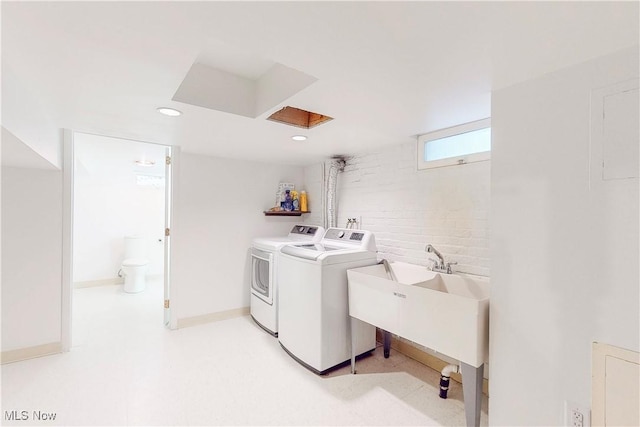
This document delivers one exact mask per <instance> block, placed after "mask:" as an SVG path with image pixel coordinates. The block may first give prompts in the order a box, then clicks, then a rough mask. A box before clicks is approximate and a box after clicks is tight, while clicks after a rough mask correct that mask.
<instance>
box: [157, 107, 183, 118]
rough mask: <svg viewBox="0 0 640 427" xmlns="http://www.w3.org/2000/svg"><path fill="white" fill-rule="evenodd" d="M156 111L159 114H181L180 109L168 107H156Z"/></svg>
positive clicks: (173, 115)
mask: <svg viewBox="0 0 640 427" xmlns="http://www.w3.org/2000/svg"><path fill="white" fill-rule="evenodd" d="M156 111H158V113H160V114H164V115H165V116H172V117H175V116H179V115H180V114H182V111H179V110H176V109H175V108H169V107H160V108H157V109H156Z"/></svg>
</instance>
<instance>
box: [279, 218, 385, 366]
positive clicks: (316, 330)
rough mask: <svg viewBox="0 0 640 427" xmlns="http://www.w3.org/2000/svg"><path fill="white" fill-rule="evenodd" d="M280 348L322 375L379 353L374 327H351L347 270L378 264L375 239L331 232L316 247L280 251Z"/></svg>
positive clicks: (348, 231)
mask: <svg viewBox="0 0 640 427" xmlns="http://www.w3.org/2000/svg"><path fill="white" fill-rule="evenodd" d="M278 264H279V267H278V288H279V289H278V293H279V301H278V303H279V307H278V311H279V313H278V316H279V320H278V321H279V335H278V339H279V341H280V345H281V346H282V347H283V348H284V349H285V350H286V352H287V353H289V355H291V356H292V357H293V358H294V359H296V360H297V361H298V362H300V363H301V364H302V365H304V366H306V367H307V368H309V369H310V370H312V371H313V372H315V373H318V374H324V373H326V372H327V371H329V370H330V369H332V368H334V367H336V366H339V365H342V364H343V363H345V362H348V361H350V360H351V342H352V341H351V334H352V333H353V334H354V340H353V342H354V343H355V346H356V354H357V355H361V354H364V353H367V352H370V351H371V350H374V349H375V347H376V330H375V327H374V326H372V325H369V324H367V323H364V322H361V321H359V320H357V319H356V321H354V322H353V325H354V326H353V330H352V328H351V325H350V319H349V310H348V298H347V270H348V269H350V268H356V267H363V266H367V265H373V264H376V244H375V238H374V235H373V233H371V232H369V231H365V230H353V229H340V228H329V229H327V232H326V233H325V235H324V237H323V239H322V240H321V241H320V242H319V243H316V244H290V245H285V246H282V247H281V248H280V259H279V260H278Z"/></svg>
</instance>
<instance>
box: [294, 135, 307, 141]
mask: <svg viewBox="0 0 640 427" xmlns="http://www.w3.org/2000/svg"><path fill="white" fill-rule="evenodd" d="M291 139H293V140H294V141H304V140H306V139H307V137H306V136H304V135H293V136H292V137H291Z"/></svg>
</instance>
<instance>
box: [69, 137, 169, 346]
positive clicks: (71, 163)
mask: <svg viewBox="0 0 640 427" xmlns="http://www.w3.org/2000/svg"><path fill="white" fill-rule="evenodd" d="M74 133H75V131H73V130H71V129H63V131H62V288H61V313H60V314H61V316H60V323H61V324H60V343H61V347H62V351H63V352H66V351H70V350H71V347H72V344H73V343H72V324H73V316H72V309H73V221H74V219H73V206H74V191H73V189H74V159H75V156H74ZM103 136H107V135H103ZM120 139H124V138H120ZM135 142H144V141H135ZM145 143H146V142H145ZM150 144H153V143H150ZM156 145H164V144H156ZM166 147H168V148H169V149H170V150H171V169H172V171H171V172H172V173H171V174H170V176H166V175H165V180H170V182H166V183H165V185H168V186H170V187H169V188H170V190H171V197H170V198H168V199H167V197H166V195H165V218H167V215H168V216H169V218H172V219H173V218H175V217H174V213H175V211H174V209H173V204H174V200H175V198H176V188H177V185H176V184H177V183H176V181H177V174H176V171H177V164H178V159H179V152H180V149H179V147H171V146H166ZM172 222H175V220H174V221H172ZM165 227H167V225H166V224H165ZM168 227H171V224H169V225H168ZM171 234H172V235H173V229H171ZM164 245H165V266H164V269H165V277H164V280H165V284H164V287H165V299H169V295H168V294H167V292H168V291H169V289H171V290H172V291H173V292H172V293H175V286H173V285H171V286H170V285H169V284H170V283H171V274H172V273H170V272H172V271H173V269H172V268H171V267H172V256H171V245H170V244H169V242H168V240H167V239H166V238H165V241H164ZM167 259H168V260H169V263H168V265H167V261H166V260H167ZM168 272H169V273H170V274H167V273H168ZM175 313H176V310H175V302H174V301H171V309H169V311H168V313H167V312H165V324H166V326H167V327H168V328H170V329H176V326H177V319H176V316H175Z"/></svg>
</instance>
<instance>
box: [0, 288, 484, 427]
mask: <svg viewBox="0 0 640 427" xmlns="http://www.w3.org/2000/svg"><path fill="white" fill-rule="evenodd" d="M163 299H164V298H163V291H162V283H161V282H159V281H155V282H153V281H152V282H150V283H149V284H148V289H147V290H146V291H145V292H144V293H142V294H136V295H129V294H125V293H124V292H123V291H122V286H102V287H95V288H83V289H76V290H74V303H73V304H74V306H73V347H72V350H71V351H70V352H68V353H64V354H59V355H54V356H49V357H43V358H39V359H33V360H28V361H23V362H17V363H12V364H8V365H3V366H2V368H1V369H2V410H3V415H4V411H10V410H18V411H22V410H26V411H29V414H30V417H31V416H32V413H33V411H46V412H55V413H56V420H55V421H53V422H51V421H47V422H44V421H41V422H37V421H35V422H34V421H33V420H32V419H31V420H29V423H25V422H21V421H10V420H6V419H4V420H3V424H4V425H22V426H24V425H176V426H178V425H179V426H181V425H194V426H196V425H341V426H344V425H434V426H457V425H464V424H465V417H464V403H463V401H462V387H461V386H460V385H459V384H457V383H454V382H452V386H451V389H450V391H449V396H450V397H449V399H446V400H443V399H440V398H439V397H438V381H439V374H438V373H437V372H435V371H433V370H431V369H428V368H426V367H425V366H423V365H421V364H419V363H418V362H415V361H413V360H411V359H409V358H407V357H406V356H404V355H402V354H399V353H397V352H394V351H392V353H391V357H390V358H389V359H384V358H383V356H382V349H381V348H378V349H376V351H375V352H374V354H373V355H372V356H370V357H367V358H364V359H363V360H361V361H359V362H358V364H357V368H358V374H357V375H351V373H350V368H349V366H345V367H343V368H340V369H338V370H335V371H333V372H331V373H329V374H328V375H326V376H323V377H320V376H318V375H316V374H314V373H312V372H310V371H308V370H307V369H305V368H304V367H302V366H301V365H299V364H298V363H297V362H296V361H295V360H293V359H292V358H291V357H289V355H287V354H286V353H285V352H284V350H283V349H282V348H281V347H280V345H279V344H278V340H277V339H275V338H273V337H272V336H270V335H268V334H266V333H265V332H264V331H263V330H262V329H260V328H259V327H258V326H256V325H255V324H254V323H253V321H252V320H251V318H250V317H249V316H245V317H240V318H236V319H230V320H225V321H220V322H215V323H210V324H206V325H200V326H194V327H191V328H186V329H181V330H178V331H169V330H167V329H165V327H164V325H163V321H162V315H163V310H162V303H163ZM486 408H487V402H486V398H485V400H484V406H483V413H482V419H481V424H482V425H487V409H486Z"/></svg>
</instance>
